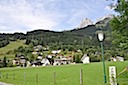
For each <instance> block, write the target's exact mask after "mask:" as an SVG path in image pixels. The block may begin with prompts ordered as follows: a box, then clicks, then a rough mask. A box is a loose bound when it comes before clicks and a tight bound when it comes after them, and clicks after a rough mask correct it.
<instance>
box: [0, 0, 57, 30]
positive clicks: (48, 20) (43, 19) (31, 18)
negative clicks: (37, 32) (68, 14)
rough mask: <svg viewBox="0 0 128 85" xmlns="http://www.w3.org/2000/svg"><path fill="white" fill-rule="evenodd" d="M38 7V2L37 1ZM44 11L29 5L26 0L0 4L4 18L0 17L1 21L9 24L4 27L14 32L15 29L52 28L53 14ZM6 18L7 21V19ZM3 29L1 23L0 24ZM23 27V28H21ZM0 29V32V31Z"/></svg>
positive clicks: (0, 11) (0, 12)
mask: <svg viewBox="0 0 128 85" xmlns="http://www.w3.org/2000/svg"><path fill="white" fill-rule="evenodd" d="M37 6H39V7H40V3H37ZM45 12H46V11H45V10H43V11H41V10H40V9H36V8H34V6H32V5H29V3H28V2H27V1H26V0H21V1H20V0H17V1H16V2H15V3H14V2H10V3H9V4H0V14H1V15H2V16H3V17H7V18H6V19H2V23H4V24H6V25H9V26H10V27H9V26H7V27H5V26H4V29H8V32H9V31H12V29H13V31H14V32H15V30H20V31H21V30H22V29H24V28H26V29H25V30H22V31H27V30H34V29H48V30H52V29H53V27H54V26H56V25H57V22H56V21H55V20H54V15H53V16H51V15H52V14H47V13H45ZM7 20H8V21H7ZM10 23H12V25H10ZM0 26H1V28H2V29H3V27H2V25H0ZM22 27H24V28H22ZM2 29H1V30H0V32H1V31H2Z"/></svg>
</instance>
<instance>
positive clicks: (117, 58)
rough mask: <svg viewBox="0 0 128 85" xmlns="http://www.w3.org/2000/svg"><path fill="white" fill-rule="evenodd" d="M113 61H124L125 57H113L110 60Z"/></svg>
mask: <svg viewBox="0 0 128 85" xmlns="http://www.w3.org/2000/svg"><path fill="white" fill-rule="evenodd" d="M110 60H111V61H114V62H116V61H124V57H120V56H116V57H111V58H110Z"/></svg>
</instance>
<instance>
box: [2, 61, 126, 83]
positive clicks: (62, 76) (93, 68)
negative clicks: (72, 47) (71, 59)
mask: <svg viewBox="0 0 128 85" xmlns="http://www.w3.org/2000/svg"><path fill="white" fill-rule="evenodd" d="M127 64H128V61H125V62H107V63H106V67H107V77H108V66H113V65H115V66H116V67H117V73H119V72H120V71H122V70H123V69H124V68H125V67H126V66H127ZM80 69H83V81H84V84H83V85H103V68H102V62H100V63H91V64H86V65H84V64H76V65H63V66H48V67H36V68H2V69H0V71H1V74H2V75H3V78H0V81H3V82H8V83H13V84H15V85H37V83H36V73H38V85H54V84H53V73H54V72H56V85H80V84H79V71H80ZM7 73H8V74H9V78H8V79H6V74H7ZM14 73H15V79H13V76H12V75H13V74H14ZM24 74H25V76H24ZM121 76H123V77H124V76H126V75H121ZM127 76H128V74H127ZM107 79H108V78H107ZM125 79H126V78H125ZM118 81H119V83H120V85H127V83H128V81H127V80H125V83H124V81H122V80H121V78H120V77H119V79H118Z"/></svg>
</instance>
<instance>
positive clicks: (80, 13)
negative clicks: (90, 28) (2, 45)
mask: <svg viewBox="0 0 128 85" xmlns="http://www.w3.org/2000/svg"><path fill="white" fill-rule="evenodd" d="M107 4H108V3H106V1H105V0H98V1H97V0H79V1H78V0H0V32H7V33H8V32H27V31H30V30H35V29H48V30H56V31H57V30H58V31H62V30H65V29H66V30H68V29H73V28H75V27H77V26H78V25H79V23H80V21H81V20H82V19H83V18H89V19H92V21H96V19H97V18H100V17H102V16H103V15H107V14H108V13H110V10H106V9H107V8H106V9H104V8H105V7H106V6H107Z"/></svg>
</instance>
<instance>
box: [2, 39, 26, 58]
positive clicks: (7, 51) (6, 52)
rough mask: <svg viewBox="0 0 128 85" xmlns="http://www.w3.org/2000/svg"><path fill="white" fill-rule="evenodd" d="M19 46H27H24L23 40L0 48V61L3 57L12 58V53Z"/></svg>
mask: <svg viewBox="0 0 128 85" xmlns="http://www.w3.org/2000/svg"><path fill="white" fill-rule="evenodd" d="M19 46H23V47H25V46H27V45H25V40H17V41H13V42H10V43H9V44H8V45H7V46H5V47H2V48H0V59H2V58H3V57H5V56H6V57H8V58H13V57H14V56H15V54H14V53H13V51H14V50H15V49H17V48H18V47H19Z"/></svg>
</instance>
